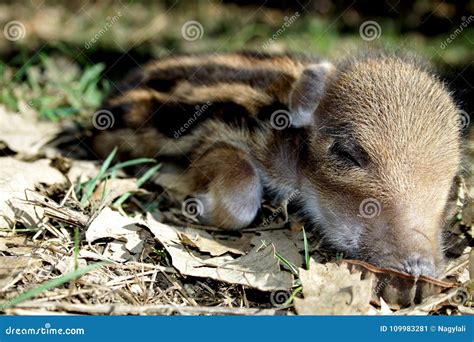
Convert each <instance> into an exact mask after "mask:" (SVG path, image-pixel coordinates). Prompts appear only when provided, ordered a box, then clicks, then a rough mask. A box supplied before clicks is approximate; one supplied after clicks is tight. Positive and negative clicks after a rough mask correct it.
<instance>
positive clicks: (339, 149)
mask: <svg viewBox="0 0 474 342" xmlns="http://www.w3.org/2000/svg"><path fill="white" fill-rule="evenodd" d="M329 150H330V152H331V153H332V154H333V155H334V156H335V157H336V158H337V159H338V160H339V161H341V162H344V163H345V164H348V165H351V166H356V167H362V166H364V164H365V158H363V157H361V154H360V153H359V151H356V150H355V149H349V148H348V147H346V146H344V145H342V143H340V142H337V141H336V142H334V143H333V144H332V145H331V147H330V149H329Z"/></svg>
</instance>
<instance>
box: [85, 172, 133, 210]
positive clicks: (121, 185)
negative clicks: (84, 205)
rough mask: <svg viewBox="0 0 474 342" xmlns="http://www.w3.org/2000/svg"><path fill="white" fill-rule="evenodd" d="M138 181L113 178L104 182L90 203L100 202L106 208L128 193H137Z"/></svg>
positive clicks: (94, 193)
mask: <svg viewBox="0 0 474 342" xmlns="http://www.w3.org/2000/svg"><path fill="white" fill-rule="evenodd" d="M137 190H138V187H137V181H136V179H135V178H125V179H121V178H112V179H107V180H105V181H102V182H101V183H100V184H99V185H98V186H97V188H96V189H95V191H94V192H93V194H92V196H91V197H90V198H89V202H91V203H93V202H100V203H102V204H103V205H104V206H108V205H109V204H110V203H112V201H113V200H114V199H116V198H117V197H119V196H122V195H123V194H125V193H127V192H133V191H137Z"/></svg>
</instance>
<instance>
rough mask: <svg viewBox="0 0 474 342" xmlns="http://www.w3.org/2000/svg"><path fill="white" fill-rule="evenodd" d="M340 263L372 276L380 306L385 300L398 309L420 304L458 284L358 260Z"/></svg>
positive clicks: (392, 307) (364, 276)
mask: <svg viewBox="0 0 474 342" xmlns="http://www.w3.org/2000/svg"><path fill="white" fill-rule="evenodd" d="M340 265H341V266H345V267H347V269H349V270H350V271H353V272H358V273H360V274H361V277H362V279H370V280H371V282H372V285H373V286H372V296H371V301H372V303H375V304H376V305H378V306H380V305H381V300H383V301H384V302H385V303H386V304H388V306H389V307H390V308H391V309H396V310H398V309H400V308H403V307H408V306H411V305H415V304H419V303H421V302H422V301H423V300H425V299H426V298H428V297H431V296H433V295H437V294H439V293H441V292H442V291H447V290H450V289H452V288H455V287H457V286H456V284H455V283H452V282H447V281H442V280H439V279H434V278H430V277H426V276H420V277H415V276H412V275H408V274H405V273H401V272H398V271H395V270H390V269H381V268H378V267H375V266H373V265H370V264H368V263H366V262H363V261H359V260H344V261H342V262H340Z"/></svg>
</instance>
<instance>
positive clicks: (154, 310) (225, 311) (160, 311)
mask: <svg viewBox="0 0 474 342" xmlns="http://www.w3.org/2000/svg"><path fill="white" fill-rule="evenodd" d="M15 308H18V309H29V310H33V309H37V310H39V309H47V310H49V311H55V312H64V311H66V312H75V313H82V314H91V315H97V314H103V315H172V314H181V315H240V316H253V315H284V314H285V312H284V311H281V310H278V309H246V308H227V307H219V306H217V307H216V306H211V307H204V306H176V305H168V304H158V305H140V306H138V305H125V304H95V305H85V304H72V303H54V302H46V303H41V302H25V303H21V304H18V305H16V306H15V307H14V308H13V309H15ZM8 311H9V310H7V312H8Z"/></svg>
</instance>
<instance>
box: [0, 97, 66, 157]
mask: <svg viewBox="0 0 474 342" xmlns="http://www.w3.org/2000/svg"><path fill="white" fill-rule="evenodd" d="M0 122H1V123H2V124H0V141H3V142H4V143H6V144H7V146H8V147H9V148H10V149H11V150H12V151H15V152H18V153H22V154H24V155H29V156H35V155H37V154H38V153H39V152H40V150H41V148H42V147H43V146H44V145H45V144H46V143H48V142H49V141H51V140H52V139H53V138H54V137H55V136H56V135H57V134H58V133H59V132H60V130H61V127H60V126H59V125H58V124H56V123H53V122H49V121H40V120H38V115H37V114H36V113H34V112H30V111H25V112H22V113H9V112H7V111H6V110H5V108H4V107H3V106H2V107H0ZM6 123H8V124H6Z"/></svg>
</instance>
